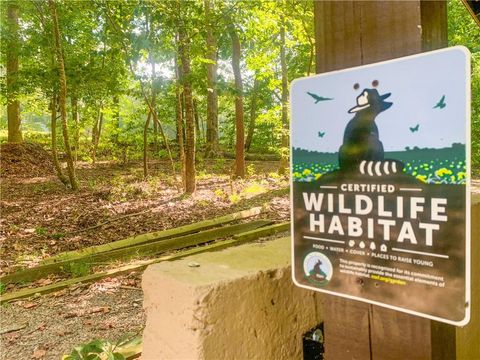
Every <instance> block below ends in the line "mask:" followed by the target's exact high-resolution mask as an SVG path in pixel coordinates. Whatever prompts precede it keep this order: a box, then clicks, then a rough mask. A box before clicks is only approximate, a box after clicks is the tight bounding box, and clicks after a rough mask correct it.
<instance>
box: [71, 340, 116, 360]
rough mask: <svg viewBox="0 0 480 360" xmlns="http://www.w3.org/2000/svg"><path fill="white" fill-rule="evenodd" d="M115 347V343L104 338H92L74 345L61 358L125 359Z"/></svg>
mask: <svg viewBox="0 0 480 360" xmlns="http://www.w3.org/2000/svg"><path fill="white" fill-rule="evenodd" d="M116 349H117V346H116V345H113V344H111V343H109V342H108V341H106V340H93V341H90V342H89V343H87V344H83V345H80V346H77V347H75V348H74V349H73V351H72V352H71V353H70V354H69V355H64V356H63V357H62V360H125V357H124V356H123V355H122V354H121V353H120V352H118V351H116Z"/></svg>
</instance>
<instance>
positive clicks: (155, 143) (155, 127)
mask: <svg viewBox="0 0 480 360" xmlns="http://www.w3.org/2000/svg"><path fill="white" fill-rule="evenodd" d="M152 34H153V24H152V23H150V36H152ZM148 57H149V61H150V67H151V81H152V106H153V107H154V108H155V107H156V102H157V101H156V100H157V97H156V89H155V60H154V59H153V56H152V50H151V49H150V53H149V56H148ZM153 152H154V154H155V155H156V154H158V121H157V120H156V119H154V121H153Z"/></svg>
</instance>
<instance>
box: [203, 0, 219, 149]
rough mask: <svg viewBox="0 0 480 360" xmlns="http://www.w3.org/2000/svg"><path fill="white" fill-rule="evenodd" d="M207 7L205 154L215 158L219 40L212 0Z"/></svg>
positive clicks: (216, 144) (207, 3)
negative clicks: (214, 27) (214, 26)
mask: <svg viewBox="0 0 480 360" xmlns="http://www.w3.org/2000/svg"><path fill="white" fill-rule="evenodd" d="M204 6H205V21H206V22H205V29H206V32H207V34H206V35H207V36H206V42H207V49H206V54H205V57H206V58H207V59H208V60H209V61H210V62H209V63H207V135H206V146H205V154H206V156H207V157H214V156H215V155H216V154H217V152H218V95H217V50H218V45H217V39H216V37H215V33H214V31H213V24H212V16H213V2H212V0H204Z"/></svg>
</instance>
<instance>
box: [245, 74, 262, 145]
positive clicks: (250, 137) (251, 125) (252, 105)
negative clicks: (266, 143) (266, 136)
mask: <svg viewBox="0 0 480 360" xmlns="http://www.w3.org/2000/svg"><path fill="white" fill-rule="evenodd" d="M258 84H259V81H258V78H257V77H256V76H255V80H254V82H253V90H252V98H251V102H250V123H249V124H248V133H247V140H246V141H245V150H246V151H250V146H251V145H252V140H253V133H254V131H255V120H256V119H257V93H258Z"/></svg>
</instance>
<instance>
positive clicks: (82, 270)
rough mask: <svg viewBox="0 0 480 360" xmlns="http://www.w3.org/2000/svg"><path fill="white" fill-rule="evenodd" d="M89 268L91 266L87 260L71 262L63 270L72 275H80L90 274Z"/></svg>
mask: <svg viewBox="0 0 480 360" xmlns="http://www.w3.org/2000/svg"><path fill="white" fill-rule="evenodd" d="M91 269H92V266H91V264H90V263H88V262H72V263H69V264H68V266H67V268H65V269H63V270H64V271H65V272H67V273H68V274H70V275H72V276H73V277H81V276H86V275H88V274H90V272H91Z"/></svg>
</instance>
